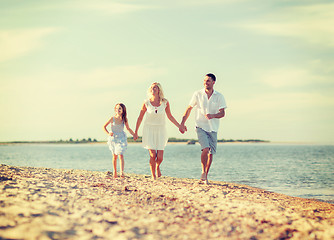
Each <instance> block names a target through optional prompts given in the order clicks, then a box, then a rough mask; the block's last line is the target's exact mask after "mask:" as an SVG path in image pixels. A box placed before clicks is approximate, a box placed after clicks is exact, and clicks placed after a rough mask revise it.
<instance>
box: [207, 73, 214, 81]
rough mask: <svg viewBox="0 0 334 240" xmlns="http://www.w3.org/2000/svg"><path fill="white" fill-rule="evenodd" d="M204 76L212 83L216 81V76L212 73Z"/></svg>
mask: <svg viewBox="0 0 334 240" xmlns="http://www.w3.org/2000/svg"><path fill="white" fill-rule="evenodd" d="M206 76H208V77H210V78H211V79H212V80H213V81H216V76H215V75H214V74H213V73H208V74H206Z"/></svg>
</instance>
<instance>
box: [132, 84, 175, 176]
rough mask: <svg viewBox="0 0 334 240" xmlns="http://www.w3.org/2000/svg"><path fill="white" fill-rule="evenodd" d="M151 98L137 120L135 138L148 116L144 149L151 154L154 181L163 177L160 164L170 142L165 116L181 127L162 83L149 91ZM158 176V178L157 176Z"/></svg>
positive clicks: (144, 133)
mask: <svg viewBox="0 0 334 240" xmlns="http://www.w3.org/2000/svg"><path fill="white" fill-rule="evenodd" d="M148 95H149V98H148V99H147V100H145V102H144V104H143V106H142V108H141V111H140V114H139V117H138V119H137V124H136V130H135V135H134V136H135V138H137V137H138V129H139V126H140V124H141V122H142V120H143V117H144V115H145V113H147V114H146V119H145V122H144V128H143V137H142V141H143V147H144V148H146V149H148V151H149V154H150V168H151V173H152V179H154V180H155V179H156V177H158V178H159V177H161V171H160V164H161V163H162V160H163V155H164V149H165V146H166V144H167V141H168V137H167V133H166V123H165V122H166V121H165V118H166V117H165V116H166V115H167V117H168V119H169V120H170V121H171V122H172V123H174V124H175V126H177V127H178V128H180V127H181V125H180V124H179V123H178V122H177V121H176V120H175V118H174V117H173V116H172V114H171V111H170V106H169V102H168V101H167V99H165V97H164V93H163V90H162V88H161V85H160V83H156V82H155V83H153V84H152V85H151V87H150V88H149V90H148ZM156 174H157V176H156Z"/></svg>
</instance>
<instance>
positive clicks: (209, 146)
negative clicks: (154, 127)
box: [180, 73, 226, 184]
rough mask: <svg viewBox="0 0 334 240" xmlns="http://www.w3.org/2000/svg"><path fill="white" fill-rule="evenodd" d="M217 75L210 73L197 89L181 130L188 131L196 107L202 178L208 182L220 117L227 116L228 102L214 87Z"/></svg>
mask: <svg viewBox="0 0 334 240" xmlns="http://www.w3.org/2000/svg"><path fill="white" fill-rule="evenodd" d="M215 83H216V76H215V75H213V74H212V73H208V74H207V75H206V76H205V78H204V89H202V90H199V91H196V92H195V93H194V95H193V97H192V99H191V101H190V104H189V106H188V108H187V110H186V112H185V113H184V115H183V118H182V122H181V127H180V132H182V133H183V132H185V131H186V129H187V128H186V126H185V123H186V121H187V119H188V117H189V115H190V112H191V110H192V109H193V107H196V116H195V117H196V118H195V122H196V132H197V136H198V142H199V144H200V145H201V148H202V154H201V164H202V175H201V180H202V181H204V182H205V183H206V184H208V173H209V170H210V166H211V163H212V159H213V155H214V154H215V153H216V148H217V132H218V128H219V119H220V118H222V117H224V116H225V108H226V103H225V99H224V96H223V95H222V94H220V93H219V92H217V91H215V90H214V89H213V87H214V85H215Z"/></svg>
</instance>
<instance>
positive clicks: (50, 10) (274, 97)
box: [0, 0, 334, 144]
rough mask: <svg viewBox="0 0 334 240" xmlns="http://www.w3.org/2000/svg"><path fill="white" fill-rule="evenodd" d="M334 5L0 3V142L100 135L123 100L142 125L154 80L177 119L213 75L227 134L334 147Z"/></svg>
mask: <svg viewBox="0 0 334 240" xmlns="http://www.w3.org/2000/svg"><path fill="white" fill-rule="evenodd" d="M333 12H334V3H333V1H322V0H317V1H309V0H289V1H285V0H273V1H262V0H233V1H232V0H207V1H199V0H193V1H190V0H169V1H156V0H136V1H130V0H122V1H113V0H109V1H107V0H101V1H88V0H80V1H75V0H72V1H71V0H58V1H42V0H30V1H23V0H0V83H1V88H0V111H1V118H0V141H29V140H32V141H42V140H60V139H62V140H67V139H70V138H72V139H74V140H75V139H79V140H80V139H83V138H86V139H87V138H92V139H97V140H101V141H103V140H106V137H107V135H106V134H105V133H104V131H103V125H104V124H105V122H107V121H108V120H109V118H110V117H111V116H112V115H113V114H114V106H115V104H116V103H119V102H122V103H124V104H125V105H126V107H127V111H128V119H129V124H130V127H131V128H132V129H135V124H136V121H137V117H138V115H139V112H140V108H141V106H142V104H143V102H144V100H145V99H146V98H147V89H148V88H149V87H150V85H151V84H152V83H153V82H159V83H161V85H162V87H163V90H164V92H165V97H166V98H167V99H168V101H169V102H170V106H171V112H172V114H173V116H174V117H175V118H176V119H177V120H178V121H180V120H181V118H182V115H183V114H184V112H185V109H186V108H187V106H188V104H189V101H190V99H191V96H192V94H193V92H194V91H196V90H199V89H201V88H203V79H204V77H205V75H206V74H207V73H214V74H215V75H216V77H217V82H216V84H215V90H216V91H218V92H220V93H222V94H223V95H224V97H225V100H226V103H227V106H228V108H227V109H226V116H225V117H224V118H223V119H221V120H220V129H219V132H218V138H219V139H222V138H224V139H262V140H269V141H273V142H305V143H326V144H334V124H333V123H334V111H333V110H334V94H333V93H334V91H333V90H334V28H333V26H334V14H333ZM194 126H195V123H194V112H192V114H191V115H190V117H189V119H188V121H187V127H188V132H187V133H185V134H184V135H182V134H180V133H179V132H178V129H177V128H176V127H175V126H174V125H173V124H172V123H171V122H168V123H167V131H168V135H169V137H176V138H196V134H195V131H194ZM141 133H142V126H141V128H140V130H139V135H141ZM128 136H130V134H128Z"/></svg>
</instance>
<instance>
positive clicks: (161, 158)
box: [156, 150, 164, 178]
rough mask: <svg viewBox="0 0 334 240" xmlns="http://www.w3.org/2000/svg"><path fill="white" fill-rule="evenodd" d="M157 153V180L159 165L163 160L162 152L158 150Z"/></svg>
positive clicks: (159, 175)
mask: <svg viewBox="0 0 334 240" xmlns="http://www.w3.org/2000/svg"><path fill="white" fill-rule="evenodd" d="M157 152H158V153H157V161H156V163H157V165H156V168H157V176H158V178H159V177H161V171H160V164H161V163H162V161H163V158H164V151H163V150H158V151H157Z"/></svg>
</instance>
